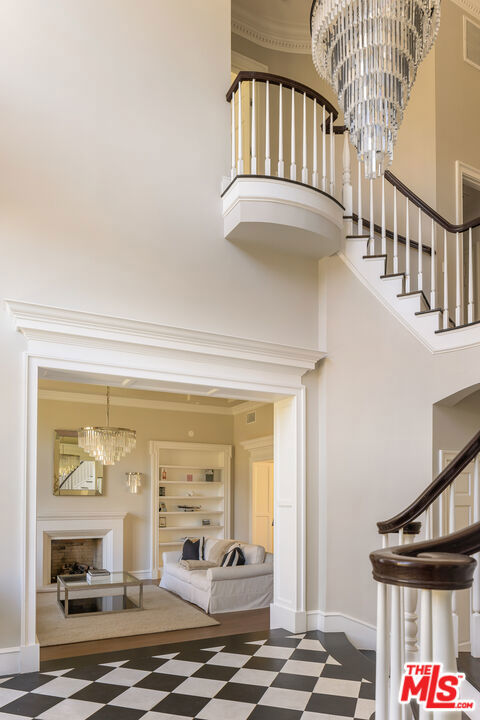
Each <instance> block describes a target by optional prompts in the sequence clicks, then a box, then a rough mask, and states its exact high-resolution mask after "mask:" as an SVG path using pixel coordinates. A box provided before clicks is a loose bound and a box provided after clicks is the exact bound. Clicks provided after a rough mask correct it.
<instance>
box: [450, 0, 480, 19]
mask: <svg viewBox="0 0 480 720" xmlns="http://www.w3.org/2000/svg"><path fill="white" fill-rule="evenodd" d="M452 2H454V3H455V5H458V7H460V8H462V10H464V11H465V12H468V13H470V15H473V17H476V18H479V19H480V0H452Z"/></svg>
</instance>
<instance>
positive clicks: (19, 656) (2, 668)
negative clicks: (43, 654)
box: [0, 643, 40, 676]
mask: <svg viewBox="0 0 480 720" xmlns="http://www.w3.org/2000/svg"><path fill="white" fill-rule="evenodd" d="M39 665H40V645H39V644H38V643H34V644H33V645H29V646H28V647H9V648H0V676H1V675H16V674H17V673H28V672H35V671H36V670H38V668H39Z"/></svg>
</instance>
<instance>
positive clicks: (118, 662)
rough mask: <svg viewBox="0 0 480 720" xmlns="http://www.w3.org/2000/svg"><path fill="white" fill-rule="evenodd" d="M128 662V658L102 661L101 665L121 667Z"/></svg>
mask: <svg viewBox="0 0 480 720" xmlns="http://www.w3.org/2000/svg"><path fill="white" fill-rule="evenodd" d="M127 662H128V660H116V661H115V662H108V663H100V665H105V666H106V667H121V666H122V665H125V663H127Z"/></svg>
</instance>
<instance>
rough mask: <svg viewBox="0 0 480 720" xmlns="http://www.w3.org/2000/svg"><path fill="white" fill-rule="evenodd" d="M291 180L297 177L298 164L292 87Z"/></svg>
mask: <svg viewBox="0 0 480 720" xmlns="http://www.w3.org/2000/svg"><path fill="white" fill-rule="evenodd" d="M290 160H291V162H290V180H296V179H297V165H296V162H295V90H294V88H293V87H292V127H291V132H290Z"/></svg>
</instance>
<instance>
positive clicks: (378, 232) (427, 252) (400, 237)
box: [350, 213, 432, 255]
mask: <svg viewBox="0 0 480 720" xmlns="http://www.w3.org/2000/svg"><path fill="white" fill-rule="evenodd" d="M350 217H351V218H352V220H353V222H355V223H358V215H357V213H352V215H351V216H350ZM362 221H363V225H364V227H366V228H368V229H369V230H370V221H369V220H367V219H366V218H362ZM373 230H374V232H375V234H376V235H381V234H382V228H381V226H380V225H377V224H376V223H375V224H374V225H373ZM385 235H386V237H388V238H389V239H390V240H393V231H392V230H389V229H388V228H386V229H385ZM397 240H398V242H399V243H400V245H406V244H407V239H406V238H405V237H404V236H403V235H400V233H397ZM410 247H412V248H415V249H416V250H418V242H417V241H416V240H410ZM422 252H423V253H425V255H431V254H432V248H431V247H430V246H429V245H422Z"/></svg>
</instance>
